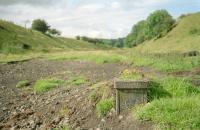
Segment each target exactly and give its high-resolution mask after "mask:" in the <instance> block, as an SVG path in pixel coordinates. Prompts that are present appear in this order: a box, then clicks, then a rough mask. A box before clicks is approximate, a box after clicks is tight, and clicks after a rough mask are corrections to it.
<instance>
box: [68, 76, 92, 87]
mask: <svg viewBox="0 0 200 130" xmlns="http://www.w3.org/2000/svg"><path fill="white" fill-rule="evenodd" d="M87 82H88V81H87V79H86V78H85V77H83V76H79V77H75V78H72V79H70V80H68V81H67V83H69V84H71V85H82V84H85V83H87Z"/></svg>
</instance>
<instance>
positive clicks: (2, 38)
mask: <svg viewBox="0 0 200 130" xmlns="http://www.w3.org/2000/svg"><path fill="white" fill-rule="evenodd" d="M103 48H104V47H100V46H96V45H94V44H92V43H88V42H84V41H78V40H75V39H70V38H56V37H51V36H47V35H44V34H42V33H40V32H37V31H34V30H31V29H25V28H23V27H21V26H18V25H15V24H13V23H11V22H6V21H2V20H0V53H23V52H27V51H51V50H90V49H103Z"/></svg>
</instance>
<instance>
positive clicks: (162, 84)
mask: <svg viewBox="0 0 200 130" xmlns="http://www.w3.org/2000/svg"><path fill="white" fill-rule="evenodd" d="M199 93H200V90H199V89H198V88H196V87H194V86H193V85H192V84H191V83H190V82H189V81H188V80H187V79H185V78H175V77H167V78H164V79H157V81H155V82H154V83H152V85H151V88H150V92H149V95H150V97H149V98H150V103H148V104H146V105H145V106H144V107H140V108H139V109H138V110H137V115H138V118H139V119H141V120H148V121H149V120H151V121H153V122H154V123H156V124H158V125H159V126H160V128H161V129H170V130H171V129H174V130H175V129H195V130H196V129H200V125H199V123H200V122H199V121H200V118H199V117H198V115H196V114H199V112H200V107H199V106H200V102H199V97H200V95H199Z"/></svg>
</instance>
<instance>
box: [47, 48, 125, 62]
mask: <svg viewBox="0 0 200 130" xmlns="http://www.w3.org/2000/svg"><path fill="white" fill-rule="evenodd" d="M47 58H48V59H50V60H70V61H94V62H96V63H97V64H104V63H117V62H123V61H125V57H124V56H122V55H119V54H116V53H114V52H112V51H87V52H86V51H73V52H68V53H63V54H58V55H52V56H48V57H47Z"/></svg>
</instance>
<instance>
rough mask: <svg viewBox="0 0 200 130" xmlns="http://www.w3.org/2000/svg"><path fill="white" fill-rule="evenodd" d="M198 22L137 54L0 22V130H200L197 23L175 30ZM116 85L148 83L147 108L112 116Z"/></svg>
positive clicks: (142, 47) (135, 50)
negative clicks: (130, 82) (117, 80)
mask: <svg viewBox="0 0 200 130" xmlns="http://www.w3.org/2000/svg"><path fill="white" fill-rule="evenodd" d="M197 17H199V13H197V14H194V15H189V16H186V17H184V18H182V20H180V21H179V22H180V23H178V25H177V26H176V27H175V28H174V29H173V30H171V32H169V33H168V34H167V35H166V36H164V37H163V38H160V39H157V40H155V39H154V40H152V41H146V42H145V43H144V44H141V45H139V46H137V47H136V48H110V47H105V46H99V45H95V44H92V43H88V42H84V41H82V40H75V39H69V38H61V37H50V36H47V35H43V34H41V33H39V32H36V31H32V30H28V29H24V28H22V27H19V26H16V25H14V24H12V23H9V22H5V21H0V101H1V102H0V108H2V109H0V129H3V130H4V129H27V128H28V129H55V130H56V129H62V130H71V129H114V130H122V129H127V130H129V129H130V130H132V129H134V130H147V129H148V130H149V129H150V130H151V129H152V130H154V129H161V130H162V129H163V130H165V129H167V130H168V129H169V130H177V129H181V130H188V129H191V130H198V129H200V125H199V124H200V115H199V113H200V102H199V98H200V95H199V94H200V88H199V85H200V83H199V81H200V55H199V54H198V53H197V52H198V51H199V50H200V49H199V32H198V29H197V30H196V31H194V30H193V31H191V29H193V27H194V26H195V27H196V28H199V24H198V25H196V24H195V21H194V24H192V25H191V26H187V28H184V29H186V30H180V29H183V26H186V25H188V20H191V19H194V18H196V19H197ZM197 22H198V19H197ZM12 30H15V31H12ZM11 31H12V32H11ZM180 32H181V34H180ZM183 37H184V38H183ZM182 38H183V39H182ZM175 39H176V40H175ZM10 42H11V43H12V44H11V43H10ZM179 42H180V44H177V43H179ZM162 43H164V44H165V45H163V46H162V45H161V44H162ZM13 44H14V45H13ZM166 44H167V45H166ZM166 48H167V49H166ZM170 48H173V49H170ZM192 51H195V55H190V53H191V52H192ZM114 78H120V79H123V80H141V79H149V80H151V81H152V83H151V85H150V89H149V91H148V101H149V102H148V103H147V104H143V105H138V106H134V107H133V108H132V109H131V110H128V111H127V112H125V113H122V115H119V116H117V115H116V111H115V90H114V86H113V79H114Z"/></svg>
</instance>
